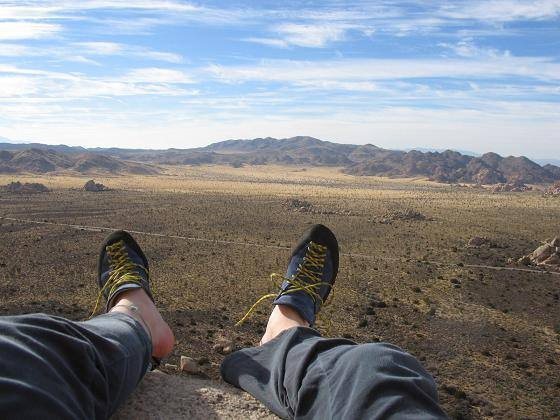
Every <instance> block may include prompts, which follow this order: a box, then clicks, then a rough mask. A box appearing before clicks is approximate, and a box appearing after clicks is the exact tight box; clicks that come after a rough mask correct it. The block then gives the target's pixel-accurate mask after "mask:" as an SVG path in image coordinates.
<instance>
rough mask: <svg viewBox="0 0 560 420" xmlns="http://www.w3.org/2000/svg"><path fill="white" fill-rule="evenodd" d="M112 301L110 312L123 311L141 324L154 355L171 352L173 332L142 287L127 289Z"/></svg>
mask: <svg viewBox="0 0 560 420" xmlns="http://www.w3.org/2000/svg"><path fill="white" fill-rule="evenodd" d="M114 303H115V305H114V306H113V307H112V308H111V312H124V313H126V314H128V315H130V316H132V317H133V318H135V319H136V320H138V321H139V322H140V324H142V326H143V327H144V329H145V330H146V332H147V333H148V335H149V336H150V339H151V341H152V347H153V352H152V355H153V356H154V357H158V358H162V357H165V356H166V355H167V354H168V353H170V352H171V350H172V348H173V345H174V343H175V338H174V336H173V332H172V331H171V329H170V328H169V325H167V323H166V322H165V320H164V319H163V318H162V316H161V314H160V313H159V311H158V310H157V308H156V306H155V305H154V303H153V302H152V300H151V299H150V298H149V297H148V295H147V294H146V293H145V292H144V291H143V290H142V289H133V290H127V291H126V292H123V293H121V294H119V295H118V297H117V299H115V302H114Z"/></svg>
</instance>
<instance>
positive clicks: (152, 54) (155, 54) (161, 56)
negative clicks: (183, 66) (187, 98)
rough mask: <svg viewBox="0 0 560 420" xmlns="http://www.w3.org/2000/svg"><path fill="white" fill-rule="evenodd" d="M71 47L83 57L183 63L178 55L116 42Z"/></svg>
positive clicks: (86, 43) (87, 43)
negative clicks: (134, 58)
mask: <svg viewBox="0 0 560 420" xmlns="http://www.w3.org/2000/svg"><path fill="white" fill-rule="evenodd" d="M72 45H73V46H75V47H76V48H78V50H79V51H80V53H81V54H83V55H119V56H128V57H137V58H143V59H149V60H155V61H166V62H169V63H182V62H184V61H185V60H184V58H183V57H182V56H181V55H180V54H176V53H171V52H166V51H154V50H152V49H149V48H145V47H139V46H135V45H126V44H120V43H116V42H99V41H90V42H77V43H74V44H72Z"/></svg>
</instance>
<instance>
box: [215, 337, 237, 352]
mask: <svg viewBox="0 0 560 420" xmlns="http://www.w3.org/2000/svg"><path fill="white" fill-rule="evenodd" d="M234 349H235V344H234V343H233V341H231V340H226V339H221V340H219V341H218V342H217V343H216V344H214V345H213V346H212V350H214V351H215V352H217V353H220V354H229V353H231V352H233V351H234Z"/></svg>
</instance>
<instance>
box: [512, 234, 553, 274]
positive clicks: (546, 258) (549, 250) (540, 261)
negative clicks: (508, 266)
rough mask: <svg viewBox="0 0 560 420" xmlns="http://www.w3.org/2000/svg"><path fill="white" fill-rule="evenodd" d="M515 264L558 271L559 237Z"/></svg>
mask: <svg viewBox="0 0 560 420" xmlns="http://www.w3.org/2000/svg"><path fill="white" fill-rule="evenodd" d="M517 263H518V264H522V265H534V266H539V267H543V268H546V269H549V270H554V271H560V237H556V238H554V239H552V240H550V241H547V242H545V243H544V244H542V245H541V246H539V247H538V248H537V249H535V250H534V251H533V252H532V253H530V254H528V255H525V256H523V257H521V258H519V259H518V260H517Z"/></svg>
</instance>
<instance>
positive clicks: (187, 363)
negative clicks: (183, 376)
mask: <svg viewBox="0 0 560 420" xmlns="http://www.w3.org/2000/svg"><path fill="white" fill-rule="evenodd" d="M180 366H181V372H186V373H190V374H196V373H199V372H200V367H199V366H198V363H197V362H196V360H194V359H193V358H192V357H187V356H181V365H180Z"/></svg>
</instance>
